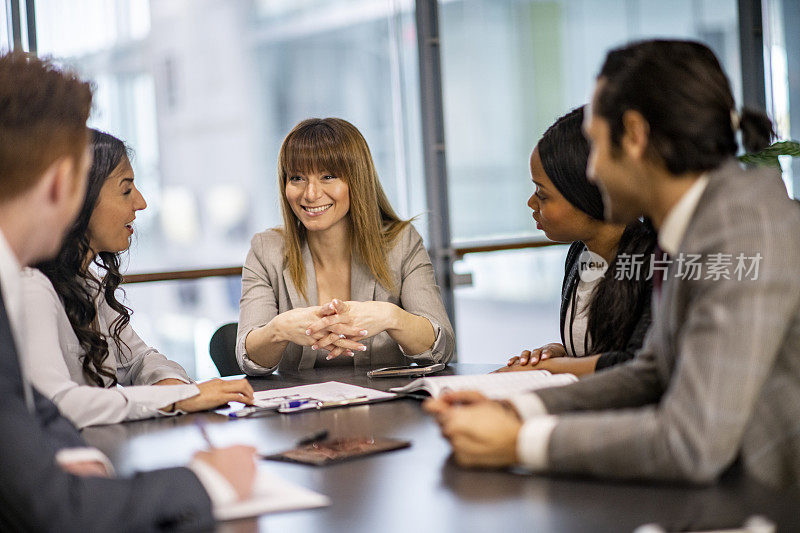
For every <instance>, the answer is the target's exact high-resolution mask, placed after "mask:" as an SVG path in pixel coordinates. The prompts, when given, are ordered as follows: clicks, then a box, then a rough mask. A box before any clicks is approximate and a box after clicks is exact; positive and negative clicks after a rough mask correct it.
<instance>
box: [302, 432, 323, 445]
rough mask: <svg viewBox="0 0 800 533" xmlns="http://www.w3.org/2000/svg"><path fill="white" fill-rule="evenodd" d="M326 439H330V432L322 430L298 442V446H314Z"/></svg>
mask: <svg viewBox="0 0 800 533" xmlns="http://www.w3.org/2000/svg"><path fill="white" fill-rule="evenodd" d="M326 438H328V430H327V429H322V430H320V431H317V432H316V433H312V434H311V435H309V436H307V437H303V438H302V439H300V440H299V441H297V446H308V445H309V444H314V443H315V442H319V441H321V440H325V439H326Z"/></svg>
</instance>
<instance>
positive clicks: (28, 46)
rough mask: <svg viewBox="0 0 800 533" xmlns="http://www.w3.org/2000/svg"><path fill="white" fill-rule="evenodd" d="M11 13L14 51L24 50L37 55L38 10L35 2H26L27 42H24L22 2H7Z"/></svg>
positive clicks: (7, 0) (17, 0)
mask: <svg viewBox="0 0 800 533" xmlns="http://www.w3.org/2000/svg"><path fill="white" fill-rule="evenodd" d="M6 5H7V6H9V7H10V10H9V11H10V12H11V35H12V39H13V42H14V50H23V51H27V52H30V53H31V54H34V55H36V53H37V44H36V9H35V7H36V6H35V5H34V0H25V26H26V30H27V42H24V43H23V42H22V7H21V6H22V0H6Z"/></svg>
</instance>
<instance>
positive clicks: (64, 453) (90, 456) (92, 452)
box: [56, 446, 114, 477]
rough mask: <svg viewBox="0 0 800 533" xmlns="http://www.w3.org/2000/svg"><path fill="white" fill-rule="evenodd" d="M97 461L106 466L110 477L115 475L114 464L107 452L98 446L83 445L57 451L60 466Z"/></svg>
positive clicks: (57, 460)
mask: <svg viewBox="0 0 800 533" xmlns="http://www.w3.org/2000/svg"><path fill="white" fill-rule="evenodd" d="M94 461H97V462H98V463H100V464H102V465H103V466H105V467H106V472H107V473H108V475H109V477H111V476H113V475H114V466H113V465H112V464H111V461H109V460H108V457H106V454H104V453H103V452H101V451H100V450H98V449H97V448H89V447H88V446H87V447H81V448H62V449H60V450H58V451H57V452H56V462H57V463H58V464H59V465H60V466H64V465H68V464H71V463H91V462H94Z"/></svg>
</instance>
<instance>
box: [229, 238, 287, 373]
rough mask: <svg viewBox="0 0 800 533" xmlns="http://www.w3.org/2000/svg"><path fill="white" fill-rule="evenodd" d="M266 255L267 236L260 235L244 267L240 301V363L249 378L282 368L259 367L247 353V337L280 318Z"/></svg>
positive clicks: (252, 241)
mask: <svg viewBox="0 0 800 533" xmlns="http://www.w3.org/2000/svg"><path fill="white" fill-rule="evenodd" d="M265 253H266V250H265V244H264V236H263V235H262V234H260V233H259V234H257V235H255V236H254V237H253V239H252V240H251V241H250V251H249V252H248V253H247V258H246V259H245V261H244V267H243V268H242V298H241V299H240V300H239V329H238V331H237V332H236V361H237V362H238V363H239V368H241V369H242V372H244V373H245V374H247V375H248V376H264V375H267V374H271V373H273V372H275V370H277V369H278V365H275V366H274V367H272V368H267V367H263V366H261V365H259V364H258V363H256V362H254V361H253V360H252V359H250V357H249V356H248V355H247V350H245V341H246V340H247V335H249V334H250V332H251V331H253V330H254V329H256V328H260V327H261V326H264V325H266V324H268V323H269V322H270V320H272V319H273V318H275V317H276V316H278V296H277V295H276V294H275V290H274V289H273V287H272V282H271V281H270V277H269V273H268V272H267V267H266V265H265V264H264V262H263V261H262V257H263V256H264V255H265Z"/></svg>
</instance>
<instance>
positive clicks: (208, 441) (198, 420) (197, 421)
mask: <svg viewBox="0 0 800 533" xmlns="http://www.w3.org/2000/svg"><path fill="white" fill-rule="evenodd" d="M194 423H195V425H196V426H197V429H199V430H200V435H202V436H203V440H205V441H206V444H207V445H208V448H209V449H210V450H213V449H214V448H215V446H214V443H213V442H211V438H210V437H209V436H208V431H206V421H205V420H204V419H202V418H200V417H197V418H195V419H194Z"/></svg>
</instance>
